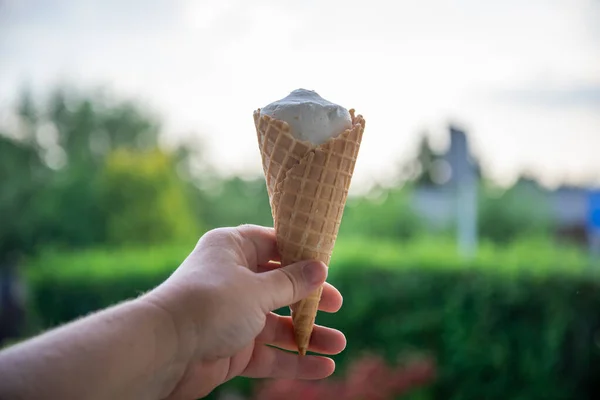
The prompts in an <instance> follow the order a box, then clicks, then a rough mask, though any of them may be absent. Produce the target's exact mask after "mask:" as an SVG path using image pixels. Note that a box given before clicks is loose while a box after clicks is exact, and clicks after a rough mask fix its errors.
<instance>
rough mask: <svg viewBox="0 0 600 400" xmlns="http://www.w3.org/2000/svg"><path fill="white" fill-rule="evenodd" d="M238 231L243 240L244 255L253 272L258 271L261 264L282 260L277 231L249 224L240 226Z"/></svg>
mask: <svg viewBox="0 0 600 400" xmlns="http://www.w3.org/2000/svg"><path fill="white" fill-rule="evenodd" d="M236 230H237V231H238V233H239V234H240V236H241V237H242V239H243V243H242V248H243V251H244V255H245V257H246V259H247V261H248V263H249V264H250V265H249V267H250V268H251V269H252V270H253V271H256V270H257V268H258V266H259V265H261V264H268V263H269V262H270V261H276V262H277V261H280V260H281V255H280V254H279V249H278V248H277V238H276V236H275V229H273V228H267V227H265V226H259V225H249V224H248V225H241V226H238V227H237V228H236Z"/></svg>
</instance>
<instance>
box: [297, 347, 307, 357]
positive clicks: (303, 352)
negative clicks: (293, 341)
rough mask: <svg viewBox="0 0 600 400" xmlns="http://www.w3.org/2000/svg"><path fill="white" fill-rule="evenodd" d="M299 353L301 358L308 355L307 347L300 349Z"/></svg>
mask: <svg viewBox="0 0 600 400" xmlns="http://www.w3.org/2000/svg"><path fill="white" fill-rule="evenodd" d="M298 353H300V355H301V356H305V355H306V347H302V346H301V347H298Z"/></svg>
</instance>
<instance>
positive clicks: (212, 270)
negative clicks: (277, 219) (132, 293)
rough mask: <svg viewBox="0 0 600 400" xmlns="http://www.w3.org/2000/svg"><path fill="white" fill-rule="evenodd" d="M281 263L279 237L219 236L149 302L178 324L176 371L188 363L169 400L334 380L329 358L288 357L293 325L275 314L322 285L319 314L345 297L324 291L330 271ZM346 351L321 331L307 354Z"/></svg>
mask: <svg viewBox="0 0 600 400" xmlns="http://www.w3.org/2000/svg"><path fill="white" fill-rule="evenodd" d="M278 261H279V254H278V251H277V246H276V241H275V234H274V231H273V229H270V228H263V227H259V226H253V225H245V226H241V227H238V228H221V229H216V230H213V231H210V232H208V233H207V234H205V235H204V236H203V237H202V238H201V239H200V241H199V242H198V245H197V246H196V248H195V249H194V250H193V252H192V253H191V254H190V256H189V257H188V258H187V259H186V260H185V261H184V263H183V264H182V265H181V266H180V267H179V268H178V269H177V270H176V271H175V272H174V273H173V275H172V276H171V277H170V278H169V279H168V280H167V281H166V282H165V283H164V284H162V285H161V286H159V287H158V288H156V289H155V290H153V291H152V292H150V293H149V294H148V295H147V296H145V299H146V300H147V301H149V302H151V303H152V304H154V305H156V306H158V307H160V308H161V309H163V310H166V311H167V312H168V313H169V314H170V315H171V316H172V319H173V321H174V326H175V329H176V331H177V332H178V337H179V346H178V354H179V356H177V360H176V361H175V363H183V369H182V370H184V371H185V372H184V373H183V374H182V376H181V378H180V379H179V380H178V383H177V384H176V385H175V387H174V388H173V390H172V391H171V395H170V396H169V398H177V399H179V398H181V399H193V398H198V397H201V396H205V395H207V394H208V393H210V392H211V391H212V390H213V389H214V388H215V387H216V386H218V385H220V384H222V383H224V382H226V381H228V380H230V379H232V378H234V377H236V376H246V377H251V378H297V379H321V378H325V377H327V376H329V375H330V374H331V373H333V371H334V369H335V364H334V362H333V360H331V359H330V358H327V357H322V356H304V357H302V356H300V355H298V354H297V353H290V352H286V351H284V350H282V349H286V350H292V351H294V350H296V344H295V341H294V335H293V326H292V321H291V318H290V317H284V316H279V315H276V314H274V313H273V312H272V311H273V310H276V309H278V308H281V307H285V306H288V305H290V304H293V303H295V302H296V301H299V300H301V299H302V298H304V297H306V296H307V295H308V294H309V293H311V292H312V291H313V290H315V289H316V288H318V287H319V286H320V285H323V286H324V287H323V295H322V298H321V303H320V306H319V309H320V310H321V311H325V312H336V311H338V310H339V309H340V307H341V305H342V296H341V294H340V293H339V292H338V291H337V290H336V289H335V288H334V287H333V286H331V285H329V284H327V283H324V282H325V279H326V276H327V267H326V266H325V265H324V264H322V263H320V262H314V261H313V262H311V261H306V262H300V263H297V264H294V265H289V266H287V267H284V268H281V267H280V265H279V263H278ZM268 345H270V346H268ZM271 346H276V347H271ZM345 346H346V339H345V337H344V335H343V334H342V333H341V332H339V331H337V330H334V329H330V328H326V327H322V326H315V328H314V330H313V335H312V338H311V342H310V347H309V351H312V352H316V353H322V354H337V353H339V352H341V351H342V350H343V349H344V348H345Z"/></svg>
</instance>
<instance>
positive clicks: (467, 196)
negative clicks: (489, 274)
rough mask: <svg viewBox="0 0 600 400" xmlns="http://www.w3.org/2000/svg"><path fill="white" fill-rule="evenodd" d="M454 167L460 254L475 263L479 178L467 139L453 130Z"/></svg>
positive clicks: (452, 156) (463, 133)
mask: <svg viewBox="0 0 600 400" xmlns="http://www.w3.org/2000/svg"><path fill="white" fill-rule="evenodd" d="M449 159H450V165H451V167H452V182H453V187H454V190H455V202H456V227H457V232H456V234H457V242H458V252H459V254H460V255H461V256H462V257H464V258H465V259H472V258H473V257H474V256H475V253H476V251H477V176H476V172H475V168H474V165H473V163H472V162H471V161H470V158H469V146H468V142H467V135H466V134H465V132H463V131H462V130H460V129H458V128H456V127H453V126H450V152H449Z"/></svg>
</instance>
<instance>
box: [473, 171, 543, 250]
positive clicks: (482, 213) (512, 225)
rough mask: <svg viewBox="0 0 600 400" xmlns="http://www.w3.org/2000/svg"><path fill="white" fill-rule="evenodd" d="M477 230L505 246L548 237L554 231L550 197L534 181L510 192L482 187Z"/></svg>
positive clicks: (526, 182) (529, 180)
mask: <svg viewBox="0 0 600 400" xmlns="http://www.w3.org/2000/svg"><path fill="white" fill-rule="evenodd" d="M481 193H482V194H481V195H480V197H479V198H480V201H479V209H478V212H479V217H478V224H479V227H478V230H479V234H480V235H481V237H482V238H485V239H489V240H491V241H494V242H497V243H505V242H509V241H512V240H515V239H518V238H519V237H524V236H549V235H550V234H551V233H552V229H553V227H554V221H553V219H552V214H551V209H550V205H549V203H548V197H547V196H546V193H545V192H544V190H543V189H542V188H540V186H539V185H538V184H537V183H536V182H535V181H534V180H531V179H527V178H521V179H519V181H518V182H517V183H516V184H515V185H513V186H512V187H511V188H509V189H507V190H503V191H502V190H499V189H497V188H492V187H483V188H482V190H481Z"/></svg>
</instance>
